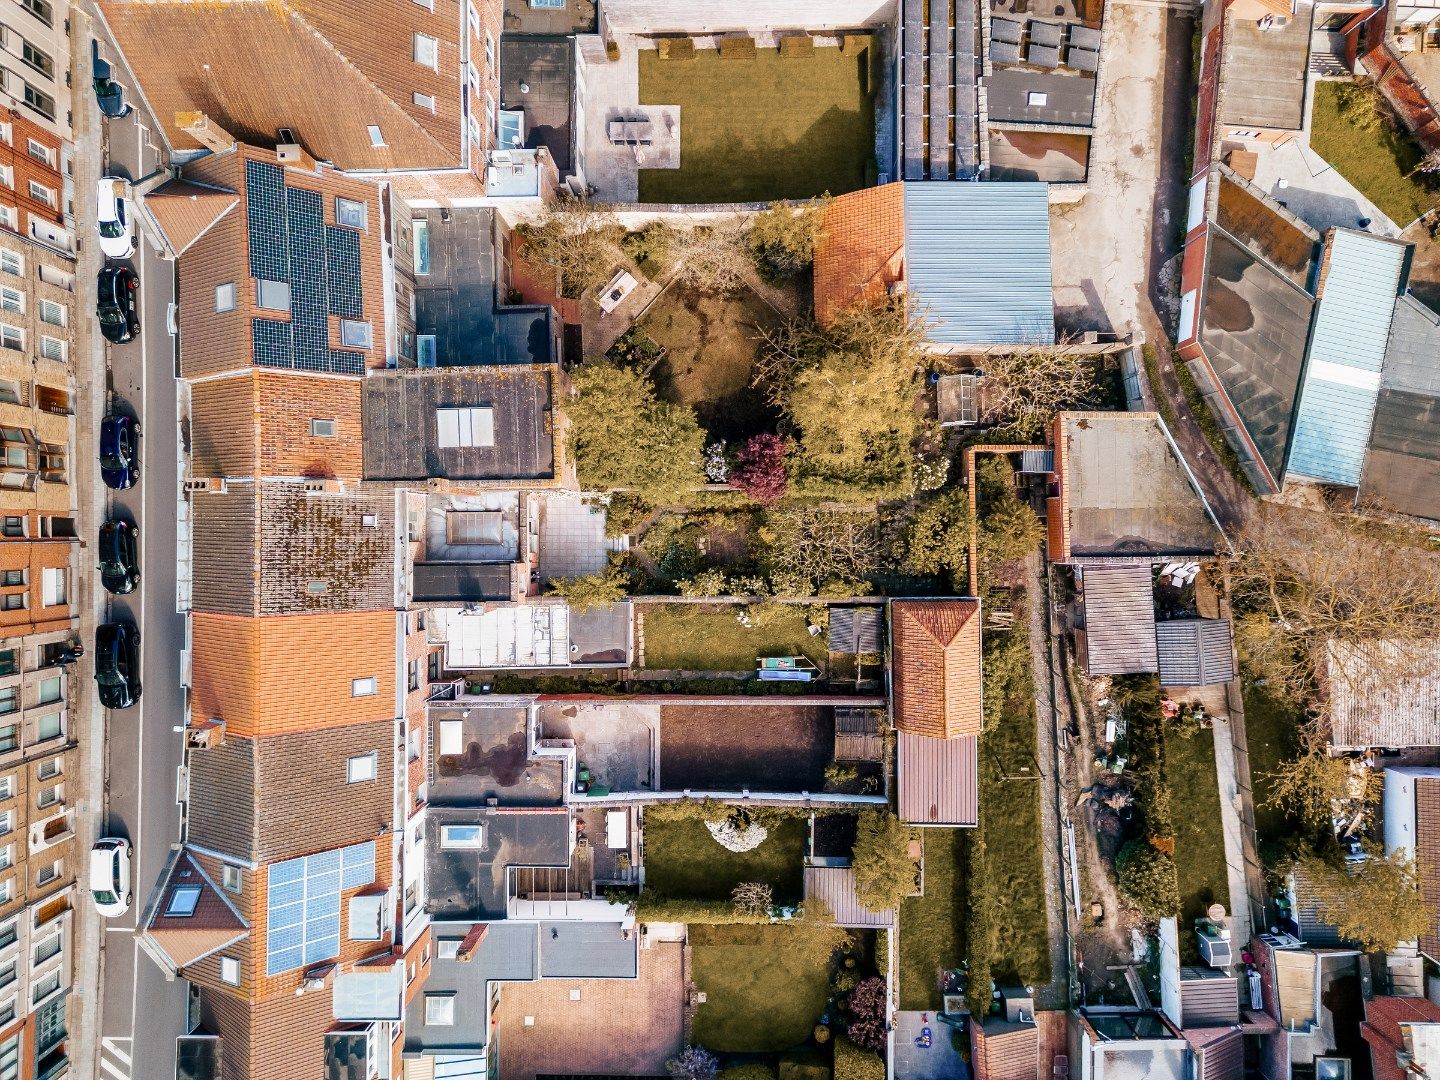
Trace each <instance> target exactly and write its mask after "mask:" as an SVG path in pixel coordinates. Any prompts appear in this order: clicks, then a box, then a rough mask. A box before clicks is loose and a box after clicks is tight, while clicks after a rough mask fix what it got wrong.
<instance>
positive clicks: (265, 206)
mask: <svg viewBox="0 0 1440 1080" xmlns="http://www.w3.org/2000/svg"><path fill="white" fill-rule="evenodd" d="M245 221H246V225H247V226H248V228H249V233H250V275H251V276H252V277H259V278H269V279H270V280H271V281H289V280H290V256H289V251H288V249H287V245H286V237H285V174H284V173H283V172H282V171H281V170H280V168H279V167H278V166H276V165H269V164H266V163H265V162H263V161H247V162H246V163H245Z"/></svg>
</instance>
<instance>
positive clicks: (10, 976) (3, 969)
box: [0, 960, 15, 989]
mask: <svg viewBox="0 0 1440 1080" xmlns="http://www.w3.org/2000/svg"><path fill="white" fill-rule="evenodd" d="M14 981H15V961H14V960H11V961H10V962H9V963H8V964H0V989H3V988H4V987H7V986H9V985H10V984H11V983H13V982H14Z"/></svg>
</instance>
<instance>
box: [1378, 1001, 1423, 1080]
mask: <svg viewBox="0 0 1440 1080" xmlns="http://www.w3.org/2000/svg"><path fill="white" fill-rule="evenodd" d="M1435 1023H1440V1005H1435V1004H1434V1003H1432V1002H1431V1001H1429V1000H1427V999H1425V998H1402V997H1373V998H1371V999H1370V1000H1369V1001H1367V1002H1366V1003H1365V1022H1364V1023H1363V1024H1361V1025H1360V1034H1361V1035H1363V1036H1364V1037H1365V1041H1366V1042H1368V1043H1369V1044H1370V1064H1371V1068H1372V1070H1373V1072H1374V1076H1375V1080H1405V1077H1406V1076H1407V1075H1408V1074H1407V1073H1406V1071H1405V1070H1404V1069H1402V1068H1401V1067H1400V1064H1399V1062H1398V1061H1397V1060H1396V1054H1397V1053H1399V1052H1400V1051H1402V1050H1405V1049H1406V1046H1405V1035H1404V1031H1403V1029H1402V1028H1401V1026H1400V1025H1401V1024H1435ZM1417 1064H1420V1065H1422V1066H1423V1065H1424V1064H1425V1063H1424V1062H1417Z"/></svg>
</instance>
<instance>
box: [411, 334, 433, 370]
mask: <svg viewBox="0 0 1440 1080" xmlns="http://www.w3.org/2000/svg"><path fill="white" fill-rule="evenodd" d="M415 362H416V363H417V364H418V365H419V366H420V367H425V368H430V367H434V366H435V335H434V334H418V335H416V337H415Z"/></svg>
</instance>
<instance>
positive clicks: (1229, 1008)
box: [1180, 968, 1240, 1028]
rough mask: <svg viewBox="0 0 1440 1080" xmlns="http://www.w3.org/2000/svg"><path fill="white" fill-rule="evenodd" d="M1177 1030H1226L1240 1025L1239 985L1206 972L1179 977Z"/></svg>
mask: <svg viewBox="0 0 1440 1080" xmlns="http://www.w3.org/2000/svg"><path fill="white" fill-rule="evenodd" d="M1180 1015H1181V1017H1182V1018H1183V1019H1182V1023H1181V1026H1182V1027H1186V1028H1192V1027H1202V1028H1203V1027H1228V1026H1229V1025H1231V1024H1238V1023H1239V1022H1240V983H1239V980H1238V979H1236V978H1235V977H1234V976H1233V975H1222V974H1220V973H1219V972H1217V971H1214V970H1212V969H1209V968H1185V969H1184V970H1183V971H1182V972H1181V973H1180Z"/></svg>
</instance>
